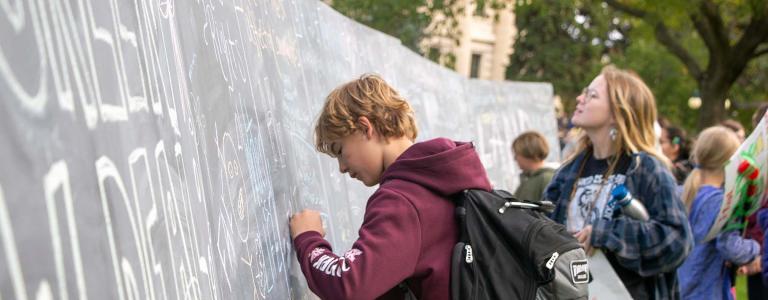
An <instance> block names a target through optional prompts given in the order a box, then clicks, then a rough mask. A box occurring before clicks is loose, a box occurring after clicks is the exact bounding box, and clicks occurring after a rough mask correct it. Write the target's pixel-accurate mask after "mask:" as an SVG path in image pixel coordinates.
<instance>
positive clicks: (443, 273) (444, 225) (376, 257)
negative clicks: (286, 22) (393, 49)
mask: <svg viewBox="0 0 768 300" xmlns="http://www.w3.org/2000/svg"><path fill="white" fill-rule="evenodd" d="M416 134H417V129H416V125H415V120H414V118H413V111H412V110H411V107H410V105H409V104H408V102H407V101H406V100H405V99H403V98H402V97H401V96H400V95H398V93H397V92H396V91H395V90H394V89H393V88H392V87H390V86H389V85H388V84H387V83H386V82H385V81H384V80H382V79H381V78H380V77H378V76H375V75H363V76H362V77H360V78H359V79H357V80H354V81H351V82H349V83H347V84H344V85H342V86H340V87H338V88H336V89H335V90H334V91H332V92H331V93H330V95H328V97H327V99H326V102H325V105H324V107H323V110H322V112H321V115H320V117H319V119H318V121H317V124H316V126H315V146H316V148H317V150H318V151H320V152H322V153H325V154H328V155H330V156H332V157H334V158H336V159H338V163H339V171H340V172H342V173H348V174H349V175H350V177H352V178H354V179H357V180H359V181H361V182H362V183H363V184H365V185H366V186H374V185H377V184H378V185H379V187H378V189H377V190H376V191H375V192H374V193H373V195H372V196H371V197H370V198H369V199H368V202H367V204H366V208H365V214H364V218H363V224H362V225H361V228H360V230H359V232H358V235H359V236H358V239H357V241H355V242H354V244H353V245H352V249H350V250H348V251H346V252H344V254H342V255H337V254H335V253H334V252H333V249H332V248H331V245H330V244H329V243H328V241H326V240H325V239H324V238H323V236H324V231H323V227H322V222H321V219H320V215H319V213H318V212H316V211H311V210H304V211H302V212H300V213H298V214H295V215H294V216H293V217H291V220H290V228H291V236H292V238H293V243H294V247H295V248H296V255H297V258H298V260H299V264H300V265H301V270H302V272H303V273H304V276H305V277H306V279H307V283H308V285H309V288H310V289H311V290H312V292H314V293H315V294H317V295H318V296H320V298H322V299H375V298H378V299H402V298H404V297H405V291H409V293H413V295H414V296H416V297H417V298H419V299H449V297H450V287H449V282H450V280H449V279H450V267H451V262H450V255H451V251H452V248H453V246H454V244H456V242H457V239H458V233H457V228H456V224H455V223H456V222H455V219H454V215H453V214H454V205H453V203H452V202H451V199H450V197H451V196H452V195H454V194H456V193H459V192H461V191H462V190H464V189H470V188H471V189H482V190H486V191H490V189H491V186H490V183H489V181H488V177H487V175H486V172H485V168H483V165H482V164H481V162H480V159H479V157H478V155H477V153H476V152H475V149H474V147H473V145H472V144H471V143H461V142H454V141H452V140H449V139H445V138H437V139H433V140H429V141H425V142H420V143H414V140H415V139H416ZM401 283H404V284H405V285H406V286H407V289H406V288H403V287H402V285H401Z"/></svg>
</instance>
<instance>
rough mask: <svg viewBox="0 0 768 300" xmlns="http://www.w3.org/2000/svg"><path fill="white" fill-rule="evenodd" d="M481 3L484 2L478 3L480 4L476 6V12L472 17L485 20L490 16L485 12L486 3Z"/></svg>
mask: <svg viewBox="0 0 768 300" xmlns="http://www.w3.org/2000/svg"><path fill="white" fill-rule="evenodd" d="M480 2H484V1H478V3H477V4H475V11H474V12H472V15H473V16H475V17H482V18H485V17H487V16H488V14H487V13H486V12H485V5H486V3H480Z"/></svg>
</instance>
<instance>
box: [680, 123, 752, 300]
mask: <svg viewBox="0 0 768 300" xmlns="http://www.w3.org/2000/svg"><path fill="white" fill-rule="evenodd" d="M738 148H739V139H738V137H737V136H736V134H734V133H733V131H731V130H730V129H728V128H725V127H719V126H718V127H710V128H708V129H706V130H704V131H703V132H702V133H701V134H700V135H699V139H698V141H697V142H696V146H695V147H694V149H693V159H694V162H695V164H696V168H695V169H694V170H693V172H691V175H689V176H688V179H686V181H685V185H684V188H683V202H684V203H685V206H686V207H687V208H688V211H689V212H690V213H689V220H690V223H691V228H692V229H693V237H694V240H695V242H696V246H694V248H693V251H692V252H691V255H690V256H688V258H687V259H686V260H685V262H684V263H683V265H682V266H680V269H679V270H677V274H678V278H679V279H680V295H681V296H682V298H683V299H733V295H731V293H730V292H729V290H730V287H731V282H730V281H731V279H730V276H728V274H729V273H730V272H727V271H726V269H727V268H729V267H728V266H727V265H735V266H742V265H748V267H752V268H753V269H754V267H753V266H755V265H756V266H758V267H757V269H759V264H760V257H759V253H760V245H759V244H758V243H757V242H756V241H754V240H751V239H746V238H742V237H741V235H740V234H739V231H738V230H731V231H728V232H721V233H720V234H718V235H717V237H716V238H714V239H712V240H710V241H704V238H705V237H706V236H707V234H708V233H709V230H710V229H711V228H712V224H714V222H715V219H716V218H717V214H718V213H719V212H720V205H721V204H722V203H723V189H722V185H723V181H724V180H725V168H724V167H725V165H726V163H727V162H728V160H729V159H730V157H731V155H733V153H734V152H736V150H737V149H738ZM726 262H728V263H726ZM702 283H706V284H702Z"/></svg>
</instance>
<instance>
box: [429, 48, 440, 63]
mask: <svg viewBox="0 0 768 300" xmlns="http://www.w3.org/2000/svg"><path fill="white" fill-rule="evenodd" d="M427 58H428V59H429V60H431V61H434V62H436V63H440V49H437V48H436V47H431V48H429V52H427Z"/></svg>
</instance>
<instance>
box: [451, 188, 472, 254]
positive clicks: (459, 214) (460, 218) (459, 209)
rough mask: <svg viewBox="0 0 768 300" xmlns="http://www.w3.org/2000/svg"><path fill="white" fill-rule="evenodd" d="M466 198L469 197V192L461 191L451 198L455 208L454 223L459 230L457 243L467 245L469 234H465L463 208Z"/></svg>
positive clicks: (465, 215) (465, 224)
mask: <svg viewBox="0 0 768 300" xmlns="http://www.w3.org/2000/svg"><path fill="white" fill-rule="evenodd" d="M466 197H469V190H463V191H461V192H460V193H458V194H456V195H454V197H453V203H454V204H455V205H456V208H454V215H455V216H456V222H458V226H457V229H458V230H459V242H463V243H469V233H468V232H467V209H466V208H464V199H465V198H466Z"/></svg>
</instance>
